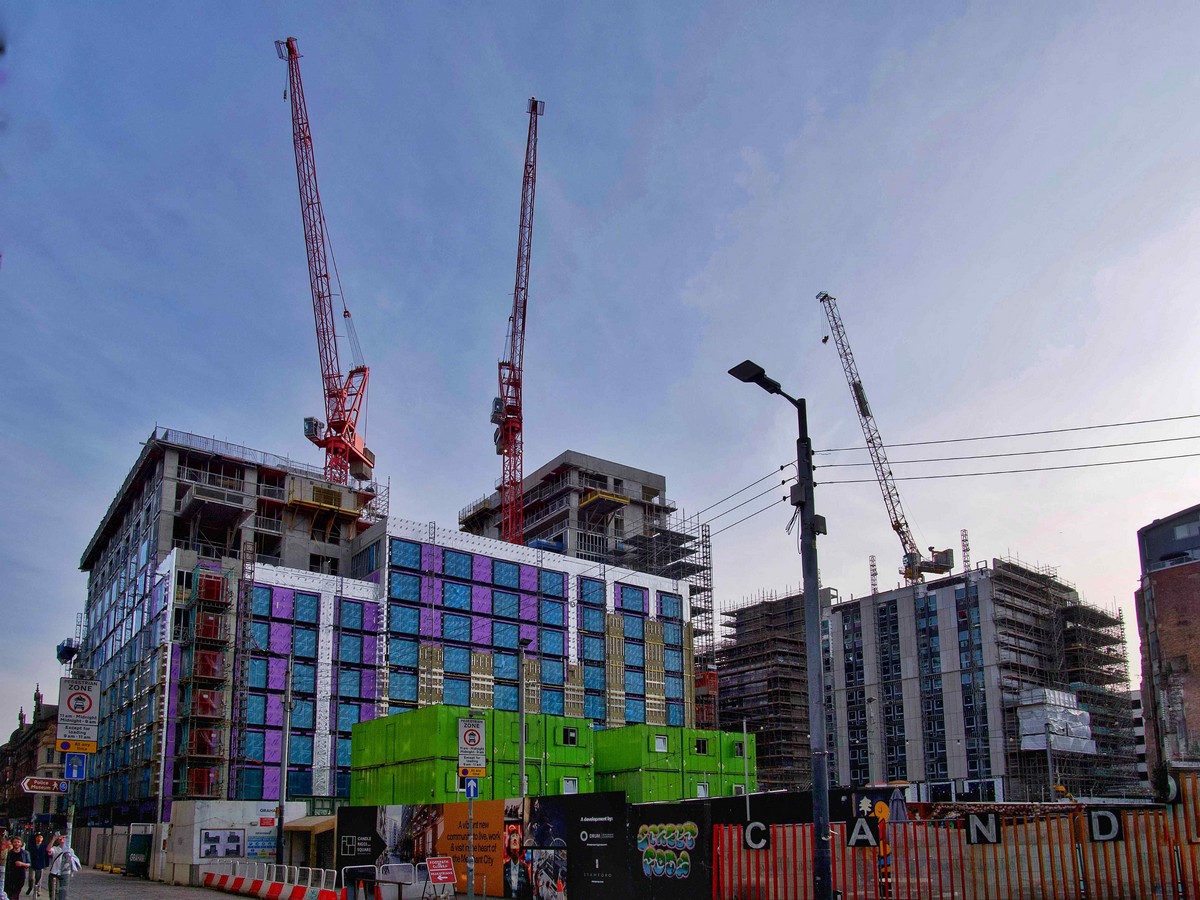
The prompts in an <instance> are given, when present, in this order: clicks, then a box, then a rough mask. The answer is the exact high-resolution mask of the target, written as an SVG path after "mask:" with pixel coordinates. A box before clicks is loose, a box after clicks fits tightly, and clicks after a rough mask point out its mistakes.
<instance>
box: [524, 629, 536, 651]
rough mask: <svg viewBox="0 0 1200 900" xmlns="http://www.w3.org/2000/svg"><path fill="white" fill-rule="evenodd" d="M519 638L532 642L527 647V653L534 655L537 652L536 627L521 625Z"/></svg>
mask: <svg viewBox="0 0 1200 900" xmlns="http://www.w3.org/2000/svg"><path fill="white" fill-rule="evenodd" d="M521 637H523V638H528V639H529V640H531V641H533V643H532V644H530V645H529V652H530V653H534V654H536V653H537V652H538V627H537V626H536V625H522V626H521Z"/></svg>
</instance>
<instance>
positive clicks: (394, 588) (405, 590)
mask: <svg viewBox="0 0 1200 900" xmlns="http://www.w3.org/2000/svg"><path fill="white" fill-rule="evenodd" d="M388 595H389V596H390V597H391V598H392V599H393V600H410V601H412V602H413V603H420V602H421V576H420V575H410V574H409V573H407V572H391V573H389V575H388Z"/></svg>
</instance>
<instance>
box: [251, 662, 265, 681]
mask: <svg viewBox="0 0 1200 900" xmlns="http://www.w3.org/2000/svg"><path fill="white" fill-rule="evenodd" d="M266 686H267V661H266V660H265V659H255V658H253V657H252V658H251V659H250V687H252V688H265V687H266Z"/></svg>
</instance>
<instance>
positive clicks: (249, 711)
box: [246, 694, 267, 725]
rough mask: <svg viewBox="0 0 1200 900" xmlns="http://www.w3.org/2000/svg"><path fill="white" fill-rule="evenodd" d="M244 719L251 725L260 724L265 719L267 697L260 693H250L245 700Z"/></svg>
mask: <svg viewBox="0 0 1200 900" xmlns="http://www.w3.org/2000/svg"><path fill="white" fill-rule="evenodd" d="M246 721H247V722H249V723H250V724H251V725H262V724H264V723H265V722H266V721H267V698H266V697H264V696H263V695H262V694H251V695H250V697H249V699H248V700H247V703H246Z"/></svg>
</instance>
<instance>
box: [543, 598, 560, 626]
mask: <svg viewBox="0 0 1200 900" xmlns="http://www.w3.org/2000/svg"><path fill="white" fill-rule="evenodd" d="M540 606H541V621H542V624H543V625H557V626H558V627H559V628H561V627H563V625H565V624H566V621H565V620H564V618H563V608H564V604H562V603H558V602H556V601H554V600H543V601H542V602H541V604H540Z"/></svg>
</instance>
